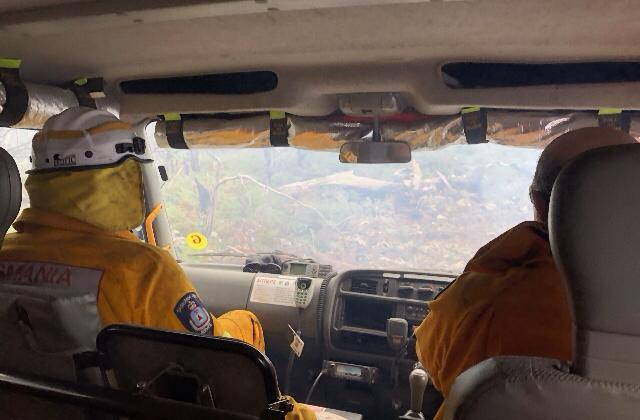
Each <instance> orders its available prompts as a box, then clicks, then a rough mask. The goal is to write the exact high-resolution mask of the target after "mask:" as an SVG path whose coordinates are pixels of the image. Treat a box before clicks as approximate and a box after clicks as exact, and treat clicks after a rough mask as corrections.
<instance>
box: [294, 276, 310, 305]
mask: <svg viewBox="0 0 640 420" xmlns="http://www.w3.org/2000/svg"><path fill="white" fill-rule="evenodd" d="M312 298H313V280H312V279H311V278H309V277H298V279H297V280H296V307H297V308H299V309H306V307H307V306H309V303H311V299H312Z"/></svg>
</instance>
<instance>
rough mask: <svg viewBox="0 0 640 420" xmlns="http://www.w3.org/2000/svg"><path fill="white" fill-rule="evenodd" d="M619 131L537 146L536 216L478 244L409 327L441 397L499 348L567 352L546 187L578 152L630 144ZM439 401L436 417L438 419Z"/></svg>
mask: <svg viewBox="0 0 640 420" xmlns="http://www.w3.org/2000/svg"><path fill="white" fill-rule="evenodd" d="M635 141H636V140H635V139H634V138H633V137H631V136H629V135H628V134H626V133H623V132H621V131H617V130H613V129H609V128H598V127H594V128H584V129H580V130H576V131H572V132H569V133H567V134H564V135H562V136H560V137H558V138H557V139H555V140H554V141H553V142H552V143H551V144H550V145H549V146H547V148H546V149H545V150H544V151H543V153H542V155H541V156H540V160H539V161H538V166H537V168H536V173H535V175H534V179H533V183H532V185H531V190H530V196H531V201H532V203H533V206H534V212H535V217H534V218H535V221H532V222H525V223H521V224H519V225H518V226H516V227H514V228H512V229H510V230H509V231H507V232H506V233H504V234H502V235H501V236H499V237H498V238H496V239H494V240H493V241H491V242H489V243H488V244H487V245H485V246H484V247H482V248H481V249H480V250H479V251H478V252H477V253H476V255H475V256H474V257H473V259H472V260H471V261H470V262H469V263H468V264H467V266H466V268H465V269H464V272H463V273H462V274H461V275H460V276H459V277H458V278H457V279H456V280H455V281H454V282H453V283H452V284H451V285H450V286H449V287H448V288H447V289H445V290H444V291H443V292H442V293H441V294H440V295H439V296H438V297H437V298H436V299H435V300H434V301H432V302H430V303H429V309H430V312H429V314H428V315H427V317H426V319H425V320H424V321H423V322H422V324H421V325H420V327H419V328H418V329H417V330H416V338H417V343H416V352H417V354H418V358H419V359H420V362H421V363H422V365H423V366H424V367H425V368H426V369H427V371H428V372H429V374H430V376H431V378H432V380H433V384H434V386H435V387H436V388H437V389H438V390H440V391H441V392H442V394H443V396H444V397H445V398H446V397H447V396H448V395H449V391H450V389H451V386H452V385H453V382H454V381H455V379H456V377H457V376H458V375H459V374H460V373H462V372H463V371H464V370H466V369H468V368H470V367H471V366H473V365H475V364H477V363H479V362H481V361H482V360H485V359H488V358H491V357H494V356H501V355H514V356H539V357H549V358H554V359H561V360H567V361H570V360H571V359H572V344H571V343H572V334H571V325H572V323H571V313H570V310H569V304H568V297H567V295H566V291H565V286H564V282H563V280H562V278H561V277H560V273H559V272H558V269H557V268H556V265H555V262H554V260H553V256H552V255H551V247H550V244H549V238H548V233H547V216H548V209H549V201H550V197H551V190H552V188H553V183H554V182H555V179H556V177H557V176H558V174H559V173H560V170H561V169H562V168H563V167H564V166H565V165H566V164H567V163H568V162H569V161H570V160H571V159H573V158H574V157H576V156H578V155H579V154H580V153H582V152H585V151H587V150H590V149H594V148H597V147H603V146H608V145H614V144H625V143H633V142H635ZM442 416H443V410H442V407H441V409H440V410H439V411H438V413H437V415H436V419H438V420H439V419H442Z"/></svg>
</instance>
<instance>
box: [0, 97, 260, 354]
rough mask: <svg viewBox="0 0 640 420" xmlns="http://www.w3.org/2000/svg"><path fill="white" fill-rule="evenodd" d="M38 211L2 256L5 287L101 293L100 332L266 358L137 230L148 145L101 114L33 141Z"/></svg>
mask: <svg viewBox="0 0 640 420" xmlns="http://www.w3.org/2000/svg"><path fill="white" fill-rule="evenodd" d="M30 159H31V163H32V169H31V170H30V171H28V174H29V176H28V177H27V180H26V183H25V187H26V189H27V192H28V194H29V199H30V204H31V207H30V208H28V209H25V210H24V211H23V212H22V214H21V215H20V216H19V217H18V219H17V221H16V222H15V224H14V228H15V230H16V233H14V234H9V235H7V237H6V240H5V242H4V245H3V247H2V251H0V282H5V283H17V284H31V285H36V286H37V285H39V284H41V285H42V286H45V287H60V288H67V289H72V290H77V291H79V292H84V293H94V294H95V295H96V298H97V306H98V313H99V315H100V319H101V322H102V325H109V324H113V323H128V324H139V325H145V326H150V327H158V328H166V329H172V330H184V331H190V332H193V333H197V334H203V335H225V336H231V337H234V338H238V339H241V340H243V341H245V342H247V343H249V344H252V345H254V346H255V347H257V348H259V349H260V350H262V351H264V337H263V335H262V327H261V326H260V323H259V322H258V319H257V318H256V317H255V315H253V314H252V313H250V312H248V311H232V312H230V313H228V314H224V315H222V316H220V317H213V316H211V314H209V312H207V311H206V309H205V308H204V306H203V304H202V301H201V300H200V298H199V297H198V294H197V293H196V291H195V290H194V288H193V285H192V284H191V282H190V281H189V280H188V279H187V277H186V276H185V274H184V272H183V271H182V269H181V268H180V266H179V265H178V264H177V263H176V262H175V260H174V259H173V258H172V257H171V255H170V254H169V253H167V252H166V251H163V250H161V249H159V248H156V247H154V246H151V245H148V244H146V243H143V242H141V241H140V240H138V238H137V237H136V236H135V235H133V234H132V233H131V232H130V230H131V229H133V228H135V227H137V226H140V225H141V224H142V222H143V220H144V197H143V185H142V172H141V168H140V165H141V164H144V163H147V162H151V159H150V158H149V157H148V155H147V151H146V147H145V141H144V140H143V139H142V138H139V137H136V136H135V135H134V131H133V129H132V127H131V126H130V125H128V124H126V123H124V122H122V121H120V120H118V119H117V118H116V117H114V116H113V115H112V114H110V113H108V112H104V111H98V110H93V109H90V108H71V109H68V110H66V111H64V112H63V113H61V114H59V115H57V116H55V117H52V118H51V119H50V120H49V121H47V123H46V124H45V126H44V127H43V129H42V131H40V132H39V133H37V134H36V135H35V136H34V139H33V150H32V155H31V158H30Z"/></svg>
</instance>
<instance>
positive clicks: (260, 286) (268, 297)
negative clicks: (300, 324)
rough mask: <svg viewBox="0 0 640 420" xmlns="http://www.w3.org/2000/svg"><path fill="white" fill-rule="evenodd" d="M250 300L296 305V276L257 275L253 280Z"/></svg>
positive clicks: (279, 304) (280, 304) (269, 303)
mask: <svg viewBox="0 0 640 420" xmlns="http://www.w3.org/2000/svg"><path fill="white" fill-rule="evenodd" d="M249 301H250V302H254V303H266V304H268V305H278V306H290V307H293V308H295V307H296V278H295V277H288V276H273V277H266V276H257V277H256V280H255V281H254V282H253V290H251V297H250V298H249Z"/></svg>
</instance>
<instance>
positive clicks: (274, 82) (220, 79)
mask: <svg viewBox="0 0 640 420" xmlns="http://www.w3.org/2000/svg"><path fill="white" fill-rule="evenodd" d="M276 87H278V76H277V75H276V74H275V73H274V72H272V71H250V72H239V73H217V74H205V75H198V76H182V77H164V78H154V79H137V80H126V81H123V82H120V89H122V91H123V92H124V93H126V94H130V95H172V94H204V95H207V94H208V95H250V94H255V93H264V92H270V91H272V90H274V89H275V88H276Z"/></svg>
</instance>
